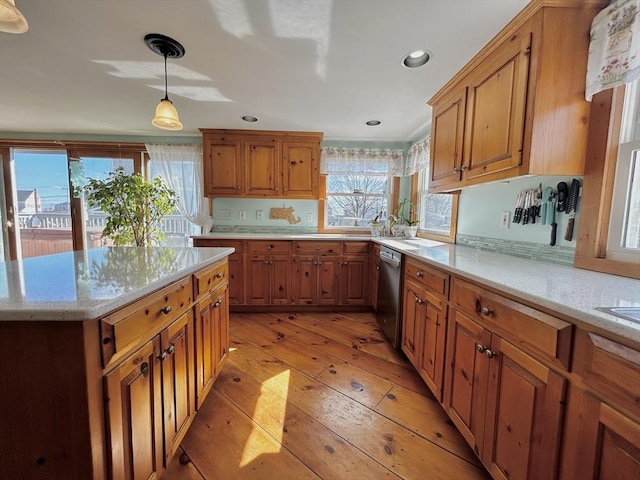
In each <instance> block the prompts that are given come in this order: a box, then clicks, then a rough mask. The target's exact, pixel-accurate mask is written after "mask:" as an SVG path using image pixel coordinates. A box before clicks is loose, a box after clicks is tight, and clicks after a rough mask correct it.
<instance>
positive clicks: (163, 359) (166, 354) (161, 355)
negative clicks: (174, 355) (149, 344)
mask: <svg viewBox="0 0 640 480" xmlns="http://www.w3.org/2000/svg"><path fill="white" fill-rule="evenodd" d="M168 356H169V354H168V353H167V351H166V350H163V351H162V353H161V354H160V355H158V358H159V359H160V361H161V362H164V361H165V359H166V358H167V357H168Z"/></svg>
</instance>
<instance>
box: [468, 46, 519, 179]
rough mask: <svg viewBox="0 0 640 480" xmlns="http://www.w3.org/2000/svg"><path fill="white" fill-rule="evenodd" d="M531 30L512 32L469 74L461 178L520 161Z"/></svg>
mask: <svg viewBox="0 0 640 480" xmlns="http://www.w3.org/2000/svg"><path fill="white" fill-rule="evenodd" d="M530 45H531V34H530V33H526V34H525V33H522V34H520V35H519V36H518V35H514V37H513V38H512V39H511V40H510V43H509V44H507V45H505V48H503V49H502V50H500V53H499V54H496V55H495V56H494V57H492V59H491V64H489V65H488V66H487V68H486V69H484V70H483V71H481V72H478V74H476V75H475V76H474V77H472V80H471V84H470V86H469V98H468V104H467V109H468V115H467V124H466V127H465V137H466V138H465V155H464V161H463V164H464V166H465V167H466V169H465V171H464V173H463V176H462V178H463V180H464V179H467V178H474V177H477V176H480V175H485V174H487V173H491V172H496V171H499V170H504V169H507V168H512V167H517V166H518V165H520V163H521V162H522V144H523V140H524V115H525V105H526V99H527V80H528V76H529V47H530Z"/></svg>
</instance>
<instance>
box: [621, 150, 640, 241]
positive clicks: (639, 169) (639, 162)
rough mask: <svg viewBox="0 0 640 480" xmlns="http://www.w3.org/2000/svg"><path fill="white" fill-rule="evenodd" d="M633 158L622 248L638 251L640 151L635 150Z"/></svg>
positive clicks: (639, 229) (639, 238)
mask: <svg viewBox="0 0 640 480" xmlns="http://www.w3.org/2000/svg"><path fill="white" fill-rule="evenodd" d="M632 156H633V158H632V160H631V168H630V172H629V192H628V197H627V208H626V212H625V219H624V221H625V225H624V227H623V228H624V234H623V237H622V247H623V248H633V249H638V248H640V158H639V157H640V150H634V151H633V153H632Z"/></svg>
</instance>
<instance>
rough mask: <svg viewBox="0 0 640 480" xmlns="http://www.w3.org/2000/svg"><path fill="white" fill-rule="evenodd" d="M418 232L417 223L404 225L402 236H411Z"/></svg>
mask: <svg viewBox="0 0 640 480" xmlns="http://www.w3.org/2000/svg"><path fill="white" fill-rule="evenodd" d="M417 233H418V226H417V225H405V227H404V236H405V237H410V238H413V237H415V236H416V234H417Z"/></svg>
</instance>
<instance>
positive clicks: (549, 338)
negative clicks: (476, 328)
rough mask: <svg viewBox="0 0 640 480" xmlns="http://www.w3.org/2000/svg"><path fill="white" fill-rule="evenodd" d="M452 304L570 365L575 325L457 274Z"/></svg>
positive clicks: (543, 355) (523, 343) (525, 346)
mask: <svg viewBox="0 0 640 480" xmlns="http://www.w3.org/2000/svg"><path fill="white" fill-rule="evenodd" d="M451 306H452V307H453V308H456V309H459V310H464V311H465V313H467V314H468V315H469V316H470V317H471V318H473V319H475V320H476V321H478V322H479V323H481V324H483V325H486V326H487V327H488V328H489V330H492V331H495V332H496V333H498V334H499V335H501V336H502V337H504V338H508V339H510V341H512V342H515V343H516V344H517V345H519V346H522V347H524V348H528V349H529V350H533V352H534V353H537V354H539V355H541V356H542V357H544V358H546V359H547V360H550V361H551V362H552V363H554V364H556V365H559V366H561V367H562V368H564V369H568V368H569V362H570V359H571V336H572V332H573V325H572V324H570V323H568V322H565V321H564V320H560V319H559V318H556V317H553V316H551V315H548V314H546V313H543V312H541V311H539V310H536V309H534V308H531V307H528V306H526V305H522V304H521V303H518V302H515V301H513V300H510V299H508V298H505V297H503V296H501V295H498V294H495V293H493V292H489V291H488V290H485V289H484V288H482V287H479V286H477V285H474V284H472V283H468V282H466V281H464V280H460V279H459V278H455V277H454V278H453V279H452V287H451Z"/></svg>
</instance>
